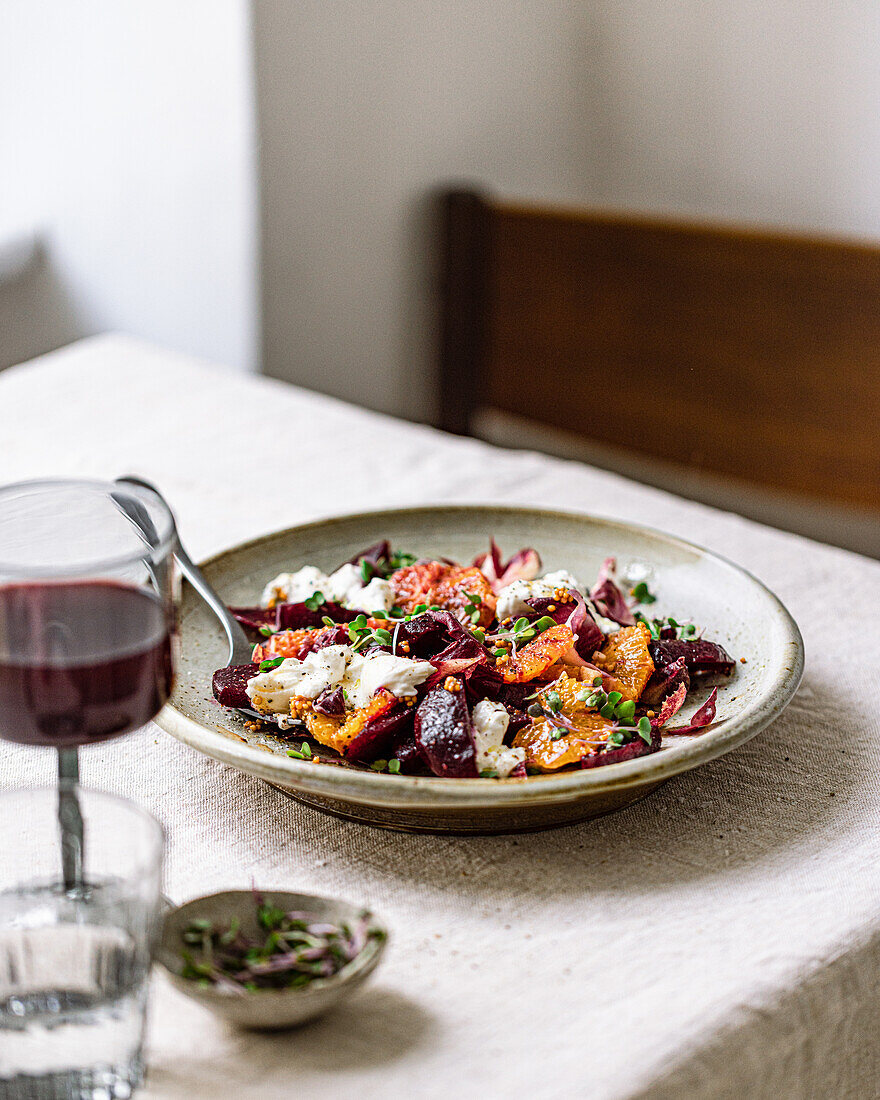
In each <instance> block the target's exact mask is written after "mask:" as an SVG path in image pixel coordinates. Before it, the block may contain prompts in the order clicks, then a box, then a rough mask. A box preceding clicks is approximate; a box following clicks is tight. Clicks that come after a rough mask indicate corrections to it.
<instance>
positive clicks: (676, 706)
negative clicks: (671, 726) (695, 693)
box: [651, 684, 688, 729]
mask: <svg viewBox="0 0 880 1100" xmlns="http://www.w3.org/2000/svg"><path fill="white" fill-rule="evenodd" d="M687 693H688V689H687V687H686V686H685V684H679V685H678V687H677V688H676V689H675V691H673V692H672V694H671V695H667V696H666V698H665V699H664V700H663V704H662V706H661V707H660V710H659V712H658V713H657V716H656V717H655V718H653V719H652V720H651V728H652V729H660V728H661V727H663V726H665V725H666V723H667V722H668V721H669V719H670V718H672V717H673V715H675V714H678V712H679V711H680V710H681V707H682V704H683V703H684V700H685V697H686V696H687Z"/></svg>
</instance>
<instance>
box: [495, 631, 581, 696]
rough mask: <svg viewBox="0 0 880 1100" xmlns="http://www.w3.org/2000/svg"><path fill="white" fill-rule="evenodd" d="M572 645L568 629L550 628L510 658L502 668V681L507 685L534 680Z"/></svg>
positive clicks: (571, 637)
mask: <svg viewBox="0 0 880 1100" xmlns="http://www.w3.org/2000/svg"><path fill="white" fill-rule="evenodd" d="M573 643H574V634H573V633H572V632H571V629H570V627H567V626H565V625H563V626H551V627H550V629H549V630H545V631H544V633H543V634H539V635H538V637H537V638H535V640H534V641H533V642H529V643H528V645H525V646H523V648H522V649H521V650H520V651H519V652H518V653H517V655H516V656H515V657H511V658H510V661H509V662H508V663H507V664H506V665H505V666H504V667H503V676H504V679H505V680H506V681H507V682H508V683H509V684H514V683H516V684H522V683H524V682H525V681H527V680H534V679H535V677H536V676H540V674H541V673H542V672H544V671H545V670H546V669H548V668H549V667H550V666H551V665H553V664H555V663H556V662H557V661H558V660H559V659H560V658H561V657H562V655H563V654H564V653H567V652H568V650H569V649H570V648H571V646H572V644H573Z"/></svg>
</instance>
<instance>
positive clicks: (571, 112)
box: [254, 0, 593, 416]
mask: <svg viewBox="0 0 880 1100" xmlns="http://www.w3.org/2000/svg"><path fill="white" fill-rule="evenodd" d="M587 9H588V5H584V4H577V3H572V2H571V0H444V2H441V0H369V2H367V3H352V2H338V0H299V2H297V3H296V4H291V3H289V2H288V0H256V2H255V5H254V36H255V47H256V58H257V97H258V111H259V126H260V135H261V159H262V166H261V175H262V181H263V182H262V187H263V244H262V248H263V262H264V273H263V278H264V326H265V343H264V348H265V365H266V368H267V370H268V371H269V373H271V374H274V375H276V376H278V377H281V378H286V379H288V380H290V381H294V382H300V383H303V384H305V385H309V386H313V387H316V388H319V389H322V390H325V391H327V392H329V393H333V394H337V395H339V396H343V397H348V398H349V399H351V400H355V401H359V402H363V403H365V404H368V405H372V406H374V407H377V408H380V409H384V410H390V411H393V412H397V413H403V414H408V415H412V416H424V415H426V414H427V413H429V412H430V411H431V368H432V348H433V329H432V325H431V302H432V293H431V285H430V279H431V273H430V271H429V269H428V267H427V264H426V256H427V254H428V251H429V243H430V231H429V224H428V215H427V202H426V197H427V194H428V193H429V191H430V189H431V188H433V187H435V186H436V185H437V184H438V183H440V182H443V181H448V180H450V179H476V180H481V181H484V182H487V183H489V184H492V185H494V186H496V187H497V188H499V189H500V190H502V191H506V192H510V193H521V194H528V195H533V196H546V197H558V198H574V199H586V198H587V197H588V182H589V181H588V176H589V172H588V165H589V163H590V149H589V147H590V119H591V112H592V110H593V107H592V104H591V100H592V99H593V96H592V94H591V89H590V86H589V76H588V73H589V64H588V60H589V58H590V56H591V54H592V46H591V42H590V36H591V33H592V30H591V25H590V24H591V19H590V16H589V14H588V10H587Z"/></svg>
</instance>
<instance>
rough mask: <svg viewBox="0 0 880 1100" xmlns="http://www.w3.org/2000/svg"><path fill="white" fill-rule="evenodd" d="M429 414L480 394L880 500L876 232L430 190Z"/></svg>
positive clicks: (577, 429)
mask: <svg viewBox="0 0 880 1100" xmlns="http://www.w3.org/2000/svg"><path fill="white" fill-rule="evenodd" d="M442 210H443V218H442V225H443V231H442V239H441V243H442V267H443V270H442V313H441V325H440V332H441V339H440V364H441V369H440V396H441V415H440V424H441V426H442V427H444V428H446V429H448V430H450V431H454V432H459V433H467V432H468V431H469V430H470V428H471V425H472V418H473V415H474V412H475V411H476V410H477V409H478V408H480V407H491V408H494V409H498V410H501V411H503V412H507V413H512V414H514V415H516V416H520V417H526V418H528V419H530V420H532V421H537V422H539V423H541V424H545V425H549V426H551V427H554V428H559V429H564V430H566V431H569V432H574V433H577V434H578V435H580V436H582V437H584V438H587V439H589V440H592V441H594V442H597V443H600V444H602V445H608V446H612V447H614V446H616V447H625V448H630V449H634V450H636V451H638V452H640V453H641V454H642V455H644V456H648V457H649V458H650V457H655V458H657V459H662V460H663V461H664V462H672V463H679V464H684V465H687V466H689V467H697V468H701V469H704V470H707V471H711V472H713V473H715V474H721V475H728V476H730V475H732V476H734V477H737V478H741V479H747V480H749V481H751V482H753V483H756V484H758V485H763V486H769V487H771V488H774V489H777V490H783V491H786V492H789V493H794V494H798V495H801V496H804V497H812V498H814V499H817V500H823V501H829V502H838V503H845V504H850V505H856V506H860V507H863V508H869V509H873V510H880V446H878V425H880V248H877V247H873V246H871V245H867V244H859V243H855V242H847V241H840V240H832V239H828V238H821V237H810V236H805V235H800V234H795V233H783V232H763V231H759V230H753V229H744V228H736V227H721V226H711V225H700V224H690V223H685V222H678V221H672V220H663V219H654V218H647V217H635V216H629V215H622V214H609V213H600V212H592V211H583V210H557V209H542V208H540V207H537V206H526V205H517V204H513V203H507V202H501V201H498V200H496V199H493V198H491V197H487V196H485V195H482V194H480V193H478V192H476V191H462V190H458V191H450V192H447V193H445V194H444V195H443V197H442Z"/></svg>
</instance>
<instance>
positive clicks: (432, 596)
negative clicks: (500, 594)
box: [388, 561, 497, 626]
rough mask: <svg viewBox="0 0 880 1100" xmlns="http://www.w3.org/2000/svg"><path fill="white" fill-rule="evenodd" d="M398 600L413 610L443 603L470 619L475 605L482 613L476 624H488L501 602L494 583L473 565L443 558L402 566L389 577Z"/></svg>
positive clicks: (407, 610) (408, 611) (460, 616)
mask: <svg viewBox="0 0 880 1100" xmlns="http://www.w3.org/2000/svg"><path fill="white" fill-rule="evenodd" d="M388 580H389V583H390V584H391V588H392V590H393V592H394V597H395V603H397V604H398V606H400V607H402V608H403V609H404V611H406V612H407V613H409V614H412V612H413V611H415V609H416V608H417V607H418V606H419V605H420V604H424V605H425V606H426V607H441V608H443V609H444V610H445V611H451V612H452V613H453V615H455V616H456V617H457V618H459V619H461V620H462V621H463V622H465V621H467V622H470V621H471V620H470V615H471V614H472V612H469V611H467V610H466V608H468V607H471V608H474V609H475V610H476V612H477V614H478V618H477V621H476V622H474V623H473V625H474V626H488V625H489V623H490V622H492V619H493V618H494V617H495V605H496V603H497V601H496V599H495V594H494V593H493V591H492V586H491V585H490V584H489V582H488V580H486V578H485V576H484V575H483V574H482V573H481V572H480V570H479V569H475V568H474V567H473V566H471V567H468V568H465V567H463V566H460V565H447V564H446V563H445V562H440V561H427V562H418V563H417V564H416V565H408V566H406V567H405V568H403V569H398V570H397V572H396V573H392V574H391V576H390V577H389V578H388Z"/></svg>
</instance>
